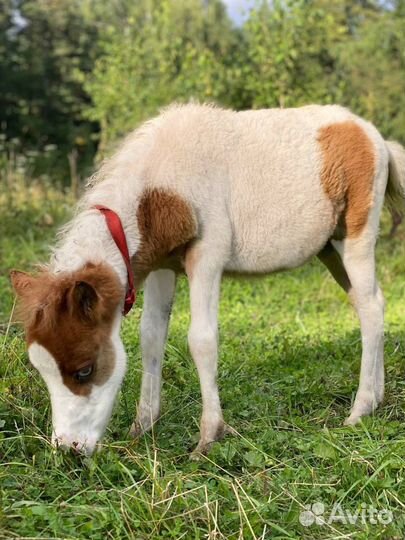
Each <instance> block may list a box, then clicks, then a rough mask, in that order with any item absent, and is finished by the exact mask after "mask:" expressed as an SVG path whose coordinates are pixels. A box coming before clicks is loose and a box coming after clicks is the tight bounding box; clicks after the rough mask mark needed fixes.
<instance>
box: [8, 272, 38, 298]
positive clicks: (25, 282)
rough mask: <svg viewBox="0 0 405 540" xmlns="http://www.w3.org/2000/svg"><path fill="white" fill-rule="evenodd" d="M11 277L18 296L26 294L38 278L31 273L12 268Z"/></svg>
mask: <svg viewBox="0 0 405 540" xmlns="http://www.w3.org/2000/svg"><path fill="white" fill-rule="evenodd" d="M10 279H11V284H12V286H13V289H14V291H15V292H16V294H17V296H24V294H26V293H27V292H29V291H30V289H31V288H32V286H33V284H34V283H35V280H36V278H35V277H33V276H31V275H30V274H27V273H26V272H20V271H19V270H11V272H10Z"/></svg>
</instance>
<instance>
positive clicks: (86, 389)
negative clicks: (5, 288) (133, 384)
mask: <svg viewBox="0 0 405 540" xmlns="http://www.w3.org/2000/svg"><path fill="white" fill-rule="evenodd" d="M11 280H12V284H13V287H14V289H15V291H16V293H17V297H18V308H17V313H18V315H19V317H20V318H21V321H22V322H23V324H24V327H25V331H26V339H27V345H28V354H29V358H30V361H31V363H32V364H33V365H34V366H35V368H36V369H37V370H38V371H39V372H40V374H41V376H42V378H43V379H44V381H45V383H46V385H47V387H48V390H49V393H50V396H51V404H52V424H53V437H52V438H53V442H54V444H55V445H61V446H67V447H73V448H75V449H76V450H78V451H81V452H84V453H86V454H91V453H92V452H93V450H94V449H95V446H96V444H97V442H98V441H99V440H100V438H101V437H102V435H103V433H104V430H105V428H106V425H107V423H108V420H109V419H110V416H111V411H112V407H113V404H114V400H115V397H116V395H117V392H118V390H119V388H120V385H121V382H122V379H123V377H124V374H125V368H126V355H125V351H124V347H123V345H122V342H121V339H120V336H119V328H120V322H121V310H122V301H123V297H124V290H123V287H122V285H121V283H120V281H119V278H118V276H117V275H116V274H115V272H114V271H113V270H112V269H111V268H110V267H109V266H108V265H106V264H87V265H86V266H84V267H83V268H82V269H80V270H78V271H75V272H70V273H67V272H66V273H57V274H54V273H51V272H49V271H43V272H41V273H40V274H38V275H37V276H31V275H29V274H26V273H24V272H18V271H13V272H11Z"/></svg>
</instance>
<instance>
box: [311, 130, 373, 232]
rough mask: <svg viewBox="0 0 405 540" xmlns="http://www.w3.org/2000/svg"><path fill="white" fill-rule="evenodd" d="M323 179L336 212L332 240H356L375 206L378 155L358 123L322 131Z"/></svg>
mask: <svg viewBox="0 0 405 540" xmlns="http://www.w3.org/2000/svg"><path fill="white" fill-rule="evenodd" d="M318 141H319V143H320V145H321V149H322V156H323V166H322V172H321V180H322V184H323V187H324V190H325V192H326V194H327V196H328V197H329V199H330V200H331V202H332V205H333V209H334V220H335V223H334V227H335V232H334V235H333V238H335V239H339V240H341V239H343V238H345V237H348V238H354V237H356V236H358V235H359V234H360V233H361V231H362V230H363V228H364V226H365V224H366V222H367V218H368V213H369V210H370V207H371V204H372V188H373V181H374V172H375V155H374V148H373V145H372V142H371V141H370V139H369V138H368V136H367V134H366V133H365V132H364V130H363V129H362V128H361V127H360V126H359V125H358V124H356V123H355V122H353V121H347V122H341V123H337V124H331V125H329V126H326V127H323V128H321V129H320V130H319V135H318Z"/></svg>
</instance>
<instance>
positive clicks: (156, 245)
mask: <svg viewBox="0 0 405 540" xmlns="http://www.w3.org/2000/svg"><path fill="white" fill-rule="evenodd" d="M137 221H138V227H139V232H140V235H141V245H140V248H139V250H138V251H137V252H136V254H135V256H134V258H133V268H134V274H135V284H136V286H139V284H140V282H142V281H143V280H144V279H145V277H146V276H147V275H148V274H149V272H150V271H152V270H157V269H158V268H171V269H173V270H175V271H180V270H181V269H182V259H183V258H184V255H185V252H186V250H187V247H188V246H189V244H190V242H192V240H193V239H195V238H196V236H197V222H196V219H195V216H194V213H193V211H192V208H191V206H190V205H189V204H188V203H187V202H186V201H185V200H184V199H183V198H182V197H180V196H179V195H177V194H176V193H173V192H170V191H167V190H163V189H151V190H148V191H146V192H145V193H144V194H143V196H142V198H141V200H140V203H139V206H138V210H137Z"/></svg>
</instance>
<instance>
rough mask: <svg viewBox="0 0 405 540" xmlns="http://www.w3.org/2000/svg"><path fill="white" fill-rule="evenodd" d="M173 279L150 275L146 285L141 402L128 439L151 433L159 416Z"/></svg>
mask: <svg viewBox="0 0 405 540" xmlns="http://www.w3.org/2000/svg"><path fill="white" fill-rule="evenodd" d="M175 284H176V276H175V274H174V272H172V271H171V270H157V271H155V272H151V273H150V274H149V276H148V277H147V279H146V281H145V286H144V303H143V311H142V318H141V349H142V364H143V373H142V384H141V398H140V401H139V405H138V411H137V416H136V420H135V422H134V423H133V424H132V427H131V432H130V433H131V435H132V436H133V437H137V436H139V435H141V434H142V433H144V432H145V431H148V430H149V429H151V427H152V425H153V424H154V423H155V422H156V420H157V419H158V418H159V415H160V390H161V386H162V360H163V355H164V347H165V343H166V337H167V328H168V325H169V319H170V312H171V307H172V302H173V296H174V290H175Z"/></svg>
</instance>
